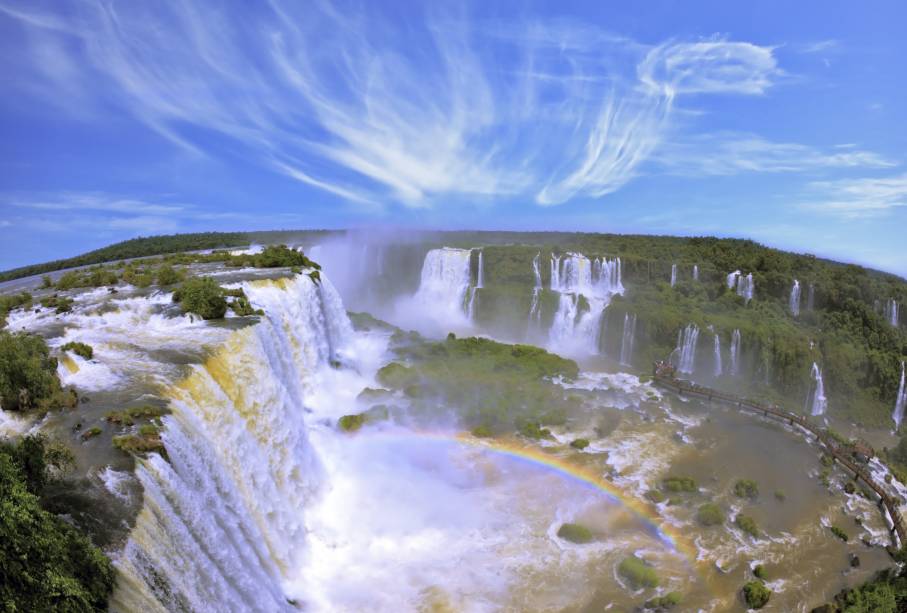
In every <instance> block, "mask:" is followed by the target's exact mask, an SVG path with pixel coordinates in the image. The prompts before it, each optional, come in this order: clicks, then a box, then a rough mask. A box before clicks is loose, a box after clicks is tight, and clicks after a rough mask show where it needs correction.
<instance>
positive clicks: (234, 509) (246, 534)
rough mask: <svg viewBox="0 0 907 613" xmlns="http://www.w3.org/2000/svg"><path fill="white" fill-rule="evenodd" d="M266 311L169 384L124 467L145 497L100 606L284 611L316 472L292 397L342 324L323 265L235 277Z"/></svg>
mask: <svg viewBox="0 0 907 613" xmlns="http://www.w3.org/2000/svg"><path fill="white" fill-rule="evenodd" d="M244 290H245V292H246V295H247V296H248V297H249V300H250V302H251V303H252V304H253V305H254V306H256V307H258V308H264V310H265V312H266V313H267V316H266V317H265V318H263V320H262V321H261V322H260V323H259V324H257V325H254V326H249V327H246V328H243V329H241V330H238V331H236V332H234V333H232V335H231V336H230V337H229V339H228V340H227V342H226V344H225V346H224V347H223V348H222V349H221V350H220V351H218V352H217V353H216V354H215V355H213V356H212V357H211V358H209V359H208V360H207V361H206V362H205V364H204V365H201V366H196V367H194V368H193V371H192V372H191V374H190V375H189V376H188V377H187V378H186V379H185V380H184V381H182V382H181V383H180V384H178V385H176V386H174V387H172V388H170V390H169V392H168V395H169V397H170V406H171V409H172V411H173V412H172V414H171V415H168V416H166V417H165V418H164V420H163V421H164V426H165V430H164V432H163V435H162V439H163V442H164V445H165V446H166V449H167V455H168V457H169V462H168V461H166V460H164V459H163V458H161V457H160V456H158V455H156V454H153V455H151V456H149V458H148V459H147V460H145V461H143V462H141V463H140V464H139V465H138V467H137V469H136V477H137V478H138V479H139V481H140V482H141V484H142V486H143V488H144V492H145V493H144V503H143V508H142V511H141V512H140V514H139V516H138V518H137V521H136V525H135V528H134V529H133V531H132V533H131V535H130V538H129V541H128V543H127V545H126V547H125V549H124V551H123V554H122V556H121V557H120V558H119V559H118V560H117V562H116V565H117V568H118V570H119V573H120V578H121V579H120V582H119V587H118V589H117V591H116V592H115V594H114V597H113V600H112V608H113V610H124V611H131V610H161V609H162V608H163V609H166V610H192V611H243V610H271V611H280V610H293V607H292V606H291V604H290V601H289V600H288V598H298V597H299V596H301V595H300V594H292V593H288V591H287V587H286V586H287V582H288V581H289V580H290V579H292V576H291V575H292V572H293V571H294V569H297V568H299V565H300V563H301V561H302V556H303V555H304V553H305V551H306V529H305V524H304V509H305V507H306V503H307V502H308V501H309V500H310V499H311V498H312V497H313V496H314V495H315V493H316V492H317V491H318V490H319V488H320V486H321V485H322V480H323V471H322V468H321V465H320V463H319V461H318V459H317V457H316V455H315V454H314V452H313V451H312V448H311V445H310V444H309V440H308V435H307V431H306V424H305V420H304V417H303V416H304V414H305V413H304V411H303V407H304V406H306V404H307V396H308V395H309V394H311V393H313V392H314V391H315V389H314V388H315V378H314V377H315V373H317V372H319V371H320V370H321V369H329V368H330V367H329V364H332V363H335V362H336V361H340V362H343V361H344V359H345V357H346V356H345V348H346V344H347V342H348V340H349V338H350V337H351V335H352V328H351V326H350V322H349V320H348V318H347V316H346V312H345V311H344V309H343V305H342V303H341V301H340V299H339V297H338V296H337V294H336V292H335V291H334V289H333V287H332V286H331V285H330V283H329V282H328V281H327V279H326V278H325V277H322V280H321V282H320V283H316V282H314V281H312V280H311V279H309V278H308V276H306V275H297V276H296V277H295V279H293V280H282V281H265V282H252V283H247V284H245V285H244Z"/></svg>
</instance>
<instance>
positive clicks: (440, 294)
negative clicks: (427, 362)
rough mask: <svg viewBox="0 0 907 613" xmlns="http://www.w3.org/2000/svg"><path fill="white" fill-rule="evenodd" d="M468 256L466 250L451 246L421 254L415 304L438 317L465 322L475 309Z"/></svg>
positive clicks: (470, 255) (448, 320)
mask: <svg viewBox="0 0 907 613" xmlns="http://www.w3.org/2000/svg"><path fill="white" fill-rule="evenodd" d="M471 257H472V252H471V251H470V250H469V249H454V248H451V247H443V248H441V249H432V250H431V251H429V252H428V253H427V254H425V260H424V262H423V263H422V275H421V278H420V281H419V289H418V290H417V291H416V295H415V297H414V299H415V303H416V304H417V305H419V306H420V307H422V308H423V309H425V310H426V312H427V313H429V314H431V315H432V316H433V317H435V318H436V319H438V320H441V321H446V322H452V323H465V319H466V317H468V316H469V315H471V314H474V310H475V303H474V300H475V291H474V287H473V286H472V284H471V282H472V274H471V271H470V266H469V264H470V259H471ZM470 310H472V311H473V313H470Z"/></svg>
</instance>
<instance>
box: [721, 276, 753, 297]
mask: <svg viewBox="0 0 907 613" xmlns="http://www.w3.org/2000/svg"><path fill="white" fill-rule="evenodd" d="M735 287H736V292H737V295H738V296H740V297H741V298H743V300H744V301H745V302H749V301H750V300H752V299H753V294H754V292H755V289H756V284H755V282H754V281H753V273H749V274H748V275H744V274H743V273H741V272H740V271H739V270H735V271H734V272H732V273H730V274H729V275H728V276H727V288H728V289H735Z"/></svg>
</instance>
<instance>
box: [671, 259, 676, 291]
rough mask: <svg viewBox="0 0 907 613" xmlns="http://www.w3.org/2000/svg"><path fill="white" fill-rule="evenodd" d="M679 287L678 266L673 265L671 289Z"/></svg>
mask: <svg viewBox="0 0 907 613" xmlns="http://www.w3.org/2000/svg"><path fill="white" fill-rule="evenodd" d="M675 285H677V264H671V287H674V286H675Z"/></svg>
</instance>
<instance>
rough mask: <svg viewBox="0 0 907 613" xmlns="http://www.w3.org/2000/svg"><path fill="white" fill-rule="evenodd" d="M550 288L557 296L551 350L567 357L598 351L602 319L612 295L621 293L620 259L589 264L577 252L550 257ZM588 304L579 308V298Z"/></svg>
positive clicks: (599, 260)
mask: <svg viewBox="0 0 907 613" xmlns="http://www.w3.org/2000/svg"><path fill="white" fill-rule="evenodd" d="M551 289H552V290H553V291H555V292H558V293H559V294H560V297H559V300H558V308H557V312H556V313H555V315H554V319H553V321H552V323H551V329H550V330H549V332H548V339H549V343H550V345H551V347H552V349H555V350H557V351H560V352H564V353H569V354H577V353H578V354H594V353H597V352H598V345H599V337H600V335H601V317H602V314H603V313H604V310H605V308H606V307H607V306H608V304H609V302H610V301H611V297H612V296H613V295H615V294H622V293H623V292H624V287H623V284H622V283H621V278H620V258H617V259H614V260H608V259H599V258H596V259H595V260H593V261H590V260H589V258H587V257H586V256H584V255H582V254H579V253H567V254H565V255H563V256H555V255H552V256H551ZM581 298H582V299H583V300H584V302H585V303H587V304H588V305H589V308H588V310H582V312H581V309H580V299H581Z"/></svg>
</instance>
